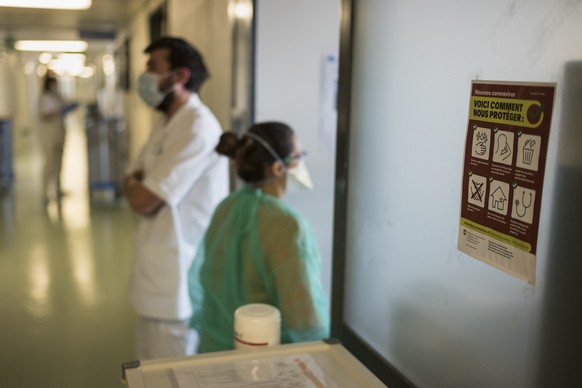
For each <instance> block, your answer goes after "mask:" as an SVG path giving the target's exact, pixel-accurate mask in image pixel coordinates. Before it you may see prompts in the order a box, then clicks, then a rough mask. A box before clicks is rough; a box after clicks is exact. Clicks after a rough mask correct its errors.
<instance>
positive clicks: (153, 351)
mask: <svg viewBox="0 0 582 388" xmlns="http://www.w3.org/2000/svg"><path fill="white" fill-rule="evenodd" d="M188 323H189V320H185V321H165V320H160V319H153V318H148V317H143V316H140V317H138V323H137V333H136V356H137V358H138V359H139V360H148V359H153V358H167V357H179V356H191V355H192V354H194V353H195V352H196V350H197V349H198V333H197V332H196V330H194V329H191V328H190V327H189V326H188Z"/></svg>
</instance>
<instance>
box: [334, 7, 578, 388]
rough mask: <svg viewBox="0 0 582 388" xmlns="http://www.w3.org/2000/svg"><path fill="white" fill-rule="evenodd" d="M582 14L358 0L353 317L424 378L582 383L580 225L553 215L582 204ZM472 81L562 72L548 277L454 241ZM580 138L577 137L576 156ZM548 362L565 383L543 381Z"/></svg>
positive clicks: (475, 383)
mask: <svg viewBox="0 0 582 388" xmlns="http://www.w3.org/2000/svg"><path fill="white" fill-rule="evenodd" d="M580 14H582V3H580V2H568V1H548V0H530V1H514V2H503V1H490V2H482V1H458V0H447V1H440V2H427V1H420V0H415V1H405V0H395V1H384V0H367V1H364V0H362V1H358V2H357V7H356V10H355V15H356V20H355V25H356V29H355V35H354V37H355V42H354V52H353V59H354V67H353V83H352V85H351V86H352V89H351V108H352V109H351V114H352V117H351V123H350V126H351V136H350V150H349V156H350V168H349V182H350V187H349V189H348V219H347V228H348V236H347V239H346V241H347V253H346V255H347V257H346V262H347V264H346V288H345V292H346V301H345V315H346V322H347V324H348V325H349V326H350V327H351V328H352V329H353V330H354V331H355V332H356V333H357V334H358V335H360V336H361V337H362V338H364V340H365V341H366V342H368V343H369V344H371V346H372V347H373V348H375V349H376V351H378V352H379V353H380V354H381V355H382V356H383V357H385V358H386V359H387V360H388V361H389V362H390V363H392V364H393V365H394V366H396V367H397V368H398V369H399V370H400V371H401V372H402V373H403V374H404V375H405V376H407V377H408V378H409V379H411V380H412V382H413V383H415V384H417V385H418V386H419V387H431V388H433V387H434V388H438V387H443V388H454V387H459V388H460V387H474V388H476V387H483V388H491V387H511V388H520V387H521V388H530V387H550V386H555V387H558V386H559V387H565V386H582V385H580V384H582V383H581V382H580V377H579V373H577V372H576V368H577V366H576V365H579V362H580V361H581V357H580V356H579V347H580V335H579V334H577V333H579V332H580V330H579V328H580V326H579V325H580V321H581V320H580V315H581V314H580V303H581V297H580V295H582V293H580V284H581V283H580V267H581V266H580V264H579V263H580V253H579V244H578V240H579V236H580V233H582V230H581V227H580V225H581V223H580V222H579V221H578V219H579V218H580V217H579V216H576V217H570V218H569V219H568V217H560V218H556V215H555V213H554V210H555V206H554V203H558V204H559V203H560V202H562V203H567V204H568V206H565V205H562V206H563V207H564V209H562V210H563V211H564V213H567V212H568V211H569V212H570V213H572V212H575V211H578V213H576V214H580V213H579V209H580V205H578V203H579V201H576V202H574V201H573V198H572V195H573V194H574V193H577V194H576V195H580V182H581V180H580V170H577V171H573V172H571V173H570V174H569V176H567V175H566V174H564V177H565V178H568V179H569V181H564V183H563V184H562V188H561V190H562V191H561V192H560V191H558V190H556V189H555V183H556V174H555V172H556V168H557V165H556V161H557V159H558V155H560V153H559V152H558V148H557V145H558V143H559V142H558V140H559V136H560V132H561V128H560V122H561V117H560V115H561V112H562V91H563V90H564V87H566V86H569V85H568V82H564V78H563V77H564V72H565V64H566V63H567V62H569V61H577V62H578V63H580V61H581V60H582V46H580V44H579V43H580V39H579V38H580V36H582V28H581V25H580V22H579V16H580ZM578 73H579V69H578ZM475 78H478V79H480V80H494V81H523V82H557V83H558V89H557V93H556V102H555V105H554V115H553V117H552V129H551V133H550V143H549V148H548V149H549V153H548V159H547V165H546V179H545V182H544V185H545V187H544V192H543V200H542V210H541V211H542V212H541V218H540V230H539V240H538V251H537V276H536V279H537V282H536V285H535V286H532V285H529V284H527V283H526V282H524V281H521V280H518V279H516V278H514V277H512V276H510V275H507V274H505V273H504V272H501V271H500V270H498V269H496V268H494V267H492V266H489V265H487V264H484V263H482V262H480V261H478V260H476V259H474V258H472V257H470V256H467V255H465V254H463V253H460V252H459V251H458V250H457V236H458V225H459V209H460V201H461V191H460V190H461V178H462V176H461V174H462V170H461V169H462V163H463V153H464V142H465V136H466V133H467V120H468V108H469V95H470V84H471V80H472V79H475ZM575 92H577V93H579V89H577V90H576V91H575ZM574 94H576V93H574ZM579 96H580V94H578V97H577V98H578V100H577V101H579ZM579 106H580V104H579V103H577V105H576V107H578V108H579ZM576 118H578V119H579V115H578V116H577V117H576ZM572 122H575V121H572ZM579 123H580V121H579V120H578V121H577V129H578V132H579V129H580V124H579ZM572 130H574V128H573V127H572ZM571 138H572V139H575V138H577V139H578V141H579V140H580V137H579V135H578V137H574V136H571ZM581 147H582V144H578V145H576V146H575V147H573V146H570V147H569V149H570V150H572V149H577V150H578V153H577V156H576V157H574V156H573V154H569V156H570V157H572V158H573V159H575V160H576V162H575V164H578V166H579V165H580V158H581V155H582V153H580V148H581ZM555 195H559V196H560V197H555ZM559 199H560V200H559ZM564 219H568V221H567V223H568V226H566V222H564ZM575 236H578V237H575ZM558 238H559V240H558ZM557 241H560V244H557V243H556V242H557ZM573 274H576V275H573ZM551 306H554V308H549V307H551ZM561 306H564V307H561ZM576 306H578V307H576ZM558 317H559V318H558ZM570 322H575V323H576V325H577V327H572V326H574V325H572V324H571V323H570ZM549 330H551V331H549ZM541 338H544V342H543V343H542V341H541ZM576 341H577V342H576ZM572 360H575V361H574V362H573V361H572ZM550 364H551V365H552V368H554V370H553V371H551V372H550V373H547V372H548V370H550V369H549V365H550ZM563 365H568V367H566V368H564V366H563ZM556 372H557V373H556ZM546 373H547V375H548V376H551V378H553V379H557V380H555V381H554V383H553V384H551V383H547V382H545V383H542V382H540V380H538V379H539V378H540V377H539V376H540V375H542V374H546ZM574 376H576V377H574ZM560 378H566V379H569V383H560V382H558V381H559V380H560ZM574 378H576V379H577V382H578V383H572V382H573V381H574Z"/></svg>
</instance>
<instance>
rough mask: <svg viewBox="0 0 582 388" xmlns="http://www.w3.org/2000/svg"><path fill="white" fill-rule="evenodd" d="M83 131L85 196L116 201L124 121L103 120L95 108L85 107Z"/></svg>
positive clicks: (121, 171)
mask: <svg viewBox="0 0 582 388" xmlns="http://www.w3.org/2000/svg"><path fill="white" fill-rule="evenodd" d="M85 127H86V135H87V155H88V158H89V161H88V176H89V192H90V194H91V196H92V197H95V196H105V197H107V198H110V197H111V198H116V197H120V196H121V181H122V179H123V175H124V172H125V166H126V163H127V152H128V149H127V140H128V139H127V131H126V126H125V121H124V120H122V119H120V118H107V117H103V116H101V115H100V114H99V111H98V109H97V107H96V106H89V107H88V108H87V116H86V121H85Z"/></svg>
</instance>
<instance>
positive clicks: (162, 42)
mask: <svg viewBox="0 0 582 388" xmlns="http://www.w3.org/2000/svg"><path fill="white" fill-rule="evenodd" d="M159 49H169V54H168V61H169V63H170V69H177V68H179V67H186V68H188V69H190V79H189V80H188V82H186V84H185V85H184V86H185V87H186V89H189V90H191V91H193V92H196V93H197V92H198V90H199V89H200V86H202V84H203V83H204V81H206V80H207V79H208V77H209V75H208V70H207V69H206V65H205V64H204V59H202V55H200V53H199V52H198V50H196V49H195V48H194V47H193V46H192V45H190V44H189V43H188V42H186V41H185V40H184V39H181V38H174V37H171V36H165V37H162V38H160V39H158V40H156V41H155V42H152V43H150V45H149V46H148V47H146V49H145V50H144V52H145V53H147V54H150V53H151V52H152V51H155V50H159Z"/></svg>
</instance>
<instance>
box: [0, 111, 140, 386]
mask: <svg viewBox="0 0 582 388" xmlns="http://www.w3.org/2000/svg"><path fill="white" fill-rule="evenodd" d="M81 113H82V112H79V113H78V114H75V115H73V116H72V117H69V118H68V122H67V124H68V129H67V138H66V139H67V140H66V146H65V152H64V163H63V175H62V179H63V183H62V186H63V191H65V193H66V195H65V196H64V197H63V198H61V200H60V202H57V201H56V200H52V201H50V202H49V203H48V204H45V203H44V201H43V199H42V198H43V196H42V190H41V175H42V161H41V158H40V155H41V153H40V150H39V148H40V146H39V144H38V143H39V142H38V138H37V134H36V133H30V134H29V135H28V136H26V137H24V138H21V139H18V141H17V142H15V147H14V175H15V179H14V182H13V186H12V190H11V191H10V192H3V193H2V195H1V197H0V201H1V208H0V219H1V221H0V311H1V318H0V386H2V387H6V388H9V387H14V388H18V387H23V388H24V387H54V388H58V387H95V388H97V387H116V386H121V383H120V380H121V369H120V365H121V363H122V362H124V361H128V360H131V359H133V358H134V354H133V333H134V329H133V326H134V316H133V313H132V310H131V308H130V307H129V305H128V302H127V296H126V295H127V288H128V280H129V269H130V262H131V252H132V251H131V245H132V238H133V235H132V231H133V223H134V218H133V217H134V216H133V215H132V214H131V212H130V211H129V209H128V207H127V205H126V204H125V203H124V202H123V201H121V200H118V201H111V200H106V199H103V200H101V201H100V200H99V199H98V198H95V199H93V200H91V198H90V195H89V192H88V188H87V164H88V160H87V145H86V136H85V130H84V127H83V117H82V114H81Z"/></svg>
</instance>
